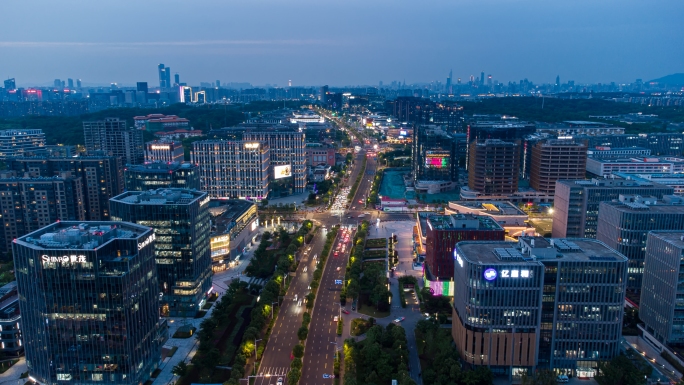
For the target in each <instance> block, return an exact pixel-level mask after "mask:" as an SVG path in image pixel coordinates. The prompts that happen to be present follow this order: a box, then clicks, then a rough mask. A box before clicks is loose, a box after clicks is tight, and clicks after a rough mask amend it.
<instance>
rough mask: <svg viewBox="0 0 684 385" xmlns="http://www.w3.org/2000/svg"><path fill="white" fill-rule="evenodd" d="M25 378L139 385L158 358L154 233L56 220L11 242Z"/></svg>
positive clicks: (161, 332) (161, 334) (161, 330)
mask: <svg viewBox="0 0 684 385" xmlns="http://www.w3.org/2000/svg"><path fill="white" fill-rule="evenodd" d="M13 252H14V263H15V269H16V276H17V284H18V291H19V296H20V297H19V298H20V299H19V306H20V308H21V317H22V324H21V326H22V331H23V339H24V348H25V352H26V364H27V367H28V372H29V376H31V377H33V378H34V379H36V380H37V381H39V382H40V383H43V384H65V383H79V384H103V383H106V384H141V383H143V382H145V381H147V380H148V379H149V378H150V375H151V373H152V372H153V371H154V370H155V369H156V368H157V367H158V364H159V362H160V360H161V347H162V345H163V343H164V341H165V339H166V334H165V333H166V328H165V325H164V324H163V323H161V322H160V320H159V294H158V291H157V286H158V284H157V274H156V269H155V263H154V233H153V231H152V230H151V229H150V228H148V227H143V226H138V225H134V224H130V223H121V222H60V223H54V224H52V225H50V226H47V227H44V228H43V229H40V230H38V231H35V232H33V233H30V234H28V235H26V236H24V237H21V238H19V239H17V240H16V241H15V242H14V243H13Z"/></svg>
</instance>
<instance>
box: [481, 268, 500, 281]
mask: <svg viewBox="0 0 684 385" xmlns="http://www.w3.org/2000/svg"><path fill="white" fill-rule="evenodd" d="M496 276H497V274H496V270H494V269H491V268H490V269H487V270H485V271H484V279H486V280H487V281H493V280H495V279H496Z"/></svg>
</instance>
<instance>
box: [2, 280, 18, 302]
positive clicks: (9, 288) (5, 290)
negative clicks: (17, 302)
mask: <svg viewBox="0 0 684 385" xmlns="http://www.w3.org/2000/svg"><path fill="white" fill-rule="evenodd" d="M16 291H17V281H12V282H9V283H6V284H4V285H3V286H0V298H2V297H4V296H6V295H8V294H11V293H13V292H16Z"/></svg>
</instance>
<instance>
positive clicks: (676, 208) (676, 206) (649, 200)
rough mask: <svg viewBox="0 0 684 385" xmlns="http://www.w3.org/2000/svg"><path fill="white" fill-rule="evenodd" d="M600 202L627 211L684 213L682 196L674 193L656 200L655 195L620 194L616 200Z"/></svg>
mask: <svg viewBox="0 0 684 385" xmlns="http://www.w3.org/2000/svg"><path fill="white" fill-rule="evenodd" d="M601 204H602V205H608V206H612V207H614V208H615V209H616V210H618V211H621V212H627V213H639V212H648V213H659V214H672V215H681V214H683V213H684V198H682V197H680V196H675V195H665V196H663V199H662V200H658V199H657V198H656V197H644V196H641V195H622V194H621V195H620V196H619V198H618V200H616V201H610V202H601Z"/></svg>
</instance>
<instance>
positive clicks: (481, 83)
mask: <svg viewBox="0 0 684 385" xmlns="http://www.w3.org/2000/svg"><path fill="white" fill-rule="evenodd" d="M480 85H481V86H483V85H484V71H482V72H481V73H480Z"/></svg>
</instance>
